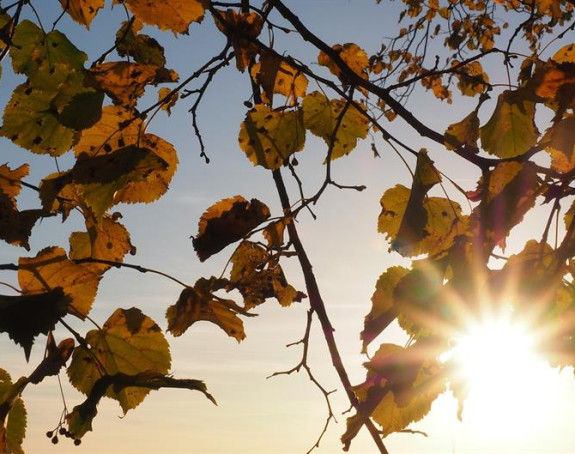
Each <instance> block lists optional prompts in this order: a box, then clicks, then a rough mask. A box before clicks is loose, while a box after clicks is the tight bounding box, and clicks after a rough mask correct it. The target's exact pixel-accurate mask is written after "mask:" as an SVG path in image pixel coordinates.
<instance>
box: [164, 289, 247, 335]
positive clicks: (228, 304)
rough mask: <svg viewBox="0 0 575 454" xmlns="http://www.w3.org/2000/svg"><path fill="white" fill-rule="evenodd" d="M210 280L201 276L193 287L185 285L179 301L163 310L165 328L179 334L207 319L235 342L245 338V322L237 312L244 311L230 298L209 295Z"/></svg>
mask: <svg viewBox="0 0 575 454" xmlns="http://www.w3.org/2000/svg"><path fill="white" fill-rule="evenodd" d="M211 283H212V281H211V280H207V279H200V280H198V282H196V284H195V285H194V287H187V288H185V289H184V290H183V291H182V293H181V294H180V297H179V298H178V301H177V302H176V304H174V305H173V306H170V307H169V308H168V310H167V312H166V318H167V320H168V331H170V332H171V333H172V334H173V335H174V336H181V335H182V334H183V333H184V332H185V331H186V330H187V329H188V328H189V327H190V326H192V325H193V324H194V323H195V322H198V321H208V322H211V323H214V324H216V325H218V326H219V327H220V328H221V329H223V330H224V331H225V332H226V334H227V335H228V336H230V337H233V338H235V339H236V340H237V341H238V342H240V341H242V340H243V339H245V337H246V335H245V333H244V324H243V322H242V320H241V319H240V318H239V317H238V315H237V314H238V313H242V314H244V315H245V313H244V311H243V310H242V309H241V308H240V307H239V306H237V305H236V303H234V302H233V301H231V300H227V299H223V298H219V297H217V296H215V295H213V294H212V289H211V288H210V286H211Z"/></svg>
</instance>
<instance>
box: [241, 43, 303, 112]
mask: <svg viewBox="0 0 575 454" xmlns="http://www.w3.org/2000/svg"><path fill="white" fill-rule="evenodd" d="M251 75H252V78H253V79H254V80H255V81H256V83H258V84H259V85H261V87H262V88H263V93H262V97H263V98H264V102H266V103H267V104H270V105H272V100H273V95H274V93H278V94H280V95H283V96H285V97H286V98H290V99H291V101H292V104H293V103H295V100H296V99H297V98H301V97H303V96H305V92H306V90H307V84H308V81H307V78H306V77H305V76H304V75H303V74H302V73H301V72H299V71H298V70H297V69H295V68H293V67H292V66H291V65H289V64H288V63H286V62H285V61H282V60H281V59H280V58H279V57H278V56H276V55H275V54H272V53H269V52H266V53H262V55H261V56H260V60H259V62H257V63H256V64H254V65H253V66H252V69H251Z"/></svg>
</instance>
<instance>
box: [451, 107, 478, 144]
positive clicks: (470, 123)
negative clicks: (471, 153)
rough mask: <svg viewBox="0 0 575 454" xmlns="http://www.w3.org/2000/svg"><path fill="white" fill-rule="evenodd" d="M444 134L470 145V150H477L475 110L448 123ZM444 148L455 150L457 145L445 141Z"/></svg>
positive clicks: (476, 118)
mask: <svg viewBox="0 0 575 454" xmlns="http://www.w3.org/2000/svg"><path fill="white" fill-rule="evenodd" d="M445 136H446V137H450V138H453V139H455V140H456V141H457V142H459V143H460V144H461V145H467V146H468V147H471V149H472V150H477V140H478V139H479V118H478V117H477V110H474V111H473V112H471V113H470V114H469V115H467V116H466V117H465V118H464V119H463V120H461V121H459V122H457V123H453V124H451V125H449V127H448V128H447V130H446V131H445ZM445 148H447V149H448V150H455V149H456V148H457V147H456V146H455V145H452V144H451V143H450V142H449V141H446V142H445Z"/></svg>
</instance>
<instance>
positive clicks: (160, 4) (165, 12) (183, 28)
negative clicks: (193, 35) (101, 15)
mask: <svg viewBox="0 0 575 454" xmlns="http://www.w3.org/2000/svg"><path fill="white" fill-rule="evenodd" d="M114 3H115V4H116V3H123V4H125V5H126V6H127V7H128V9H129V10H130V11H132V13H134V15H135V16H136V17H137V18H138V19H139V20H140V21H142V22H144V23H145V24H149V25H154V26H156V27H158V28H159V29H160V30H171V31H173V32H175V33H187V31H188V27H189V26H190V24H191V23H192V22H201V21H202V19H203V18H204V10H205V9H206V8H207V7H208V6H209V0H155V1H153V2H141V1H139V0H125V1H121V0H114Z"/></svg>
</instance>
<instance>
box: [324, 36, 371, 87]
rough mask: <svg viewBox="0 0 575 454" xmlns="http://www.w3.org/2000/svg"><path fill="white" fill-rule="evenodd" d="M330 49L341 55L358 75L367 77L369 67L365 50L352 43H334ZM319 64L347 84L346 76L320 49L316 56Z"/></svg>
mask: <svg viewBox="0 0 575 454" xmlns="http://www.w3.org/2000/svg"><path fill="white" fill-rule="evenodd" d="M332 49H333V50H334V51H335V52H336V53H337V54H338V55H339V56H340V57H341V59H342V60H343V61H344V62H345V63H346V64H347V66H349V68H350V69H351V70H352V71H353V72H354V73H356V74H358V75H359V76H361V77H363V78H364V79H367V69H368V68H369V59H368V58H367V54H366V53H365V51H364V50H363V49H362V48H361V47H359V46H358V45H357V44H354V43H346V44H343V45H341V44H334V45H333V46H332ZM317 61H318V63H319V64H320V65H322V66H326V67H327V68H328V69H329V70H330V72H331V73H332V74H334V75H335V76H337V77H338V78H339V79H340V80H341V82H342V83H343V84H346V85H347V84H349V80H348V78H347V77H346V76H345V74H343V73H342V71H341V69H340V68H339V66H337V65H336V64H335V63H334V62H333V61H332V60H331V58H329V57H328V55H327V54H326V53H324V52H323V51H321V52H320V53H319V56H318V58H317Z"/></svg>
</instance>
